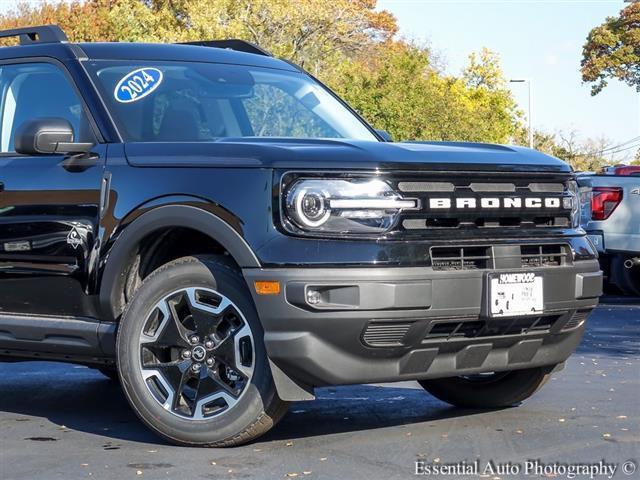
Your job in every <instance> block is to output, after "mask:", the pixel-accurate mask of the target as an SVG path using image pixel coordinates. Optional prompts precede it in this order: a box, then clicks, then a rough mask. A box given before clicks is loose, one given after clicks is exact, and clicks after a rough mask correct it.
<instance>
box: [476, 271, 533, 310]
mask: <svg viewBox="0 0 640 480" xmlns="http://www.w3.org/2000/svg"><path fill="white" fill-rule="evenodd" d="M489 279H490V285H489V292H490V293H489V301H490V302H491V309H490V312H491V316H492V317H515V316H521V315H538V314H540V313H542V311H543V310H544V293H543V287H542V275H537V274H535V273H529V272H518V273H497V274H494V275H492V276H491V277H489Z"/></svg>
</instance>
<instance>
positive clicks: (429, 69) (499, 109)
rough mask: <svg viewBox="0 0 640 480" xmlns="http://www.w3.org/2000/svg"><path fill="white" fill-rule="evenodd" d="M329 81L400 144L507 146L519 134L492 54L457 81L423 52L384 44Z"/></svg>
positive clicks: (476, 58)
mask: <svg viewBox="0 0 640 480" xmlns="http://www.w3.org/2000/svg"><path fill="white" fill-rule="evenodd" d="M371 59H374V60H371ZM325 80H326V81H327V82H328V83H329V85H330V86H332V87H333V88H334V89H335V90H336V91H337V92H338V93H339V94H340V95H342V96H343V97H344V98H345V99H346V100H347V101H348V102H349V103H350V104H351V105H352V106H353V107H354V108H355V109H356V110H358V111H359V112H360V113H361V114H362V115H363V116H364V117H365V118H366V119H367V120H369V121H370V122H371V123H372V124H374V125H375V126H376V127H377V128H381V129H384V130H387V131H388V132H390V133H391V134H392V136H393V137H394V139H396V140H407V139H430V140H466V141H484V142H494V143H506V142H507V141H508V140H509V138H510V137H511V136H512V134H513V133H514V132H515V128H516V118H517V115H516V109H515V102H514V101H513V99H512V97H511V94H510V92H509V91H508V90H507V89H506V88H505V80H504V78H503V76H502V72H501V70H500V67H499V63H498V59H497V57H496V56H495V55H494V54H493V53H491V52H489V51H488V50H483V51H482V52H481V53H480V54H479V55H471V56H470V64H469V66H468V67H467V68H466V69H465V71H464V72H463V75H462V76H461V77H454V76H448V75H444V74H442V73H441V72H439V71H438V70H437V69H436V68H434V66H433V65H432V64H431V55H430V53H429V51H428V50H426V49H424V48H418V47H416V46H412V45H407V44H404V43H401V42H395V43H393V44H383V45H380V46H377V47H375V48H374V49H373V51H372V52H371V53H370V55H369V56H367V57H366V58H365V59H362V60H361V59H356V60H352V61H348V62H345V63H343V64H342V65H341V67H340V68H339V69H338V70H337V71H336V72H334V77H333V78H325Z"/></svg>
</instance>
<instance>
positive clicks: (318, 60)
mask: <svg viewBox="0 0 640 480" xmlns="http://www.w3.org/2000/svg"><path fill="white" fill-rule="evenodd" d="M376 3H377V2H376V0H333V1H331V2H327V1H325V0H87V1H85V2H82V1H78V0H73V1H62V2H59V3H46V2H45V3H42V4H38V5H33V4H30V3H28V2H25V3H21V4H20V5H19V6H18V8H17V10H16V11H15V12H9V13H8V14H4V15H0V28H12V27H16V26H24V25H39V24H44V23H57V24H59V25H60V26H62V27H63V29H64V30H65V31H66V32H67V35H68V36H69V39H70V40H71V41H96V40H103V41H124V42H127V41H129V42H178V41H188V40H207V39H218V38H241V39H244V40H248V41H251V42H254V43H256V44H258V45H260V46H261V47H263V48H266V49H267V50H270V51H272V52H273V53H274V54H275V55H277V56H280V57H284V58H287V59H289V60H292V61H294V62H296V63H298V64H300V65H302V66H304V67H305V68H308V69H310V70H311V71H312V72H313V71H319V70H320V69H321V68H325V67H331V66H332V65H333V64H335V63H336V62H338V61H341V60H342V58H343V57H353V56H354V55H357V54H358V53H359V52H361V51H362V50H363V49H365V48H367V47H368V46H369V45H371V44H372V43H375V42H384V41H387V40H389V39H391V38H392V37H393V36H394V35H395V33H396V32H397V30H398V27H397V24H396V20H395V18H394V17H393V16H392V15H391V14H390V13H389V12H387V11H385V10H382V11H377V10H376V9H375V7H376Z"/></svg>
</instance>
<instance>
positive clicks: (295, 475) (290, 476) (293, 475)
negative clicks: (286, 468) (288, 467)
mask: <svg viewBox="0 0 640 480" xmlns="http://www.w3.org/2000/svg"><path fill="white" fill-rule="evenodd" d="M297 476H298V474H297V473H294V472H292V473H287V477H289V478H293V477H297Z"/></svg>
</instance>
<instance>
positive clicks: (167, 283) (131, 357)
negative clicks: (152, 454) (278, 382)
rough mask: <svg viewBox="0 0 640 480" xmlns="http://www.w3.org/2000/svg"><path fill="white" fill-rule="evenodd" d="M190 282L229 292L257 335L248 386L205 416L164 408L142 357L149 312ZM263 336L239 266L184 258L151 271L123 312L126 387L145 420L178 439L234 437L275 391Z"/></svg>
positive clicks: (121, 365)
mask: <svg viewBox="0 0 640 480" xmlns="http://www.w3.org/2000/svg"><path fill="white" fill-rule="evenodd" d="M187 287H202V288H208V289H212V290H215V291H217V292H219V293H220V294H222V295H224V296H226V297H227V298H229V299H230V300H231V301H232V302H233V303H234V304H235V305H236V307H237V308H238V309H239V310H240V311H241V312H242V314H243V316H244V318H245V320H246V321H247V323H248V325H249V327H250V328H251V331H252V335H253V344H254V371H253V376H252V378H251V381H250V383H249V385H248V386H247V387H246V388H247V389H246V390H245V391H244V392H243V394H242V395H241V397H240V399H239V400H238V402H237V403H236V404H235V405H233V407H231V408H230V409H229V410H228V411H227V412H224V413H222V414H220V415H219V416H216V417H212V418H210V419H204V420H190V419H185V418H180V417H178V416H176V415H174V414H172V413H170V412H168V411H167V410H165V409H164V408H163V407H162V405H160V404H159V403H158V402H157V401H156V400H155V398H154V397H153V396H152V395H151V393H150V392H149V390H148V388H147V386H146V384H145V381H144V379H143V377H142V373H141V367H140V360H139V359H140V341H139V339H140V333H141V330H142V328H143V325H144V323H145V321H146V319H147V317H148V315H149V314H150V313H151V311H152V309H153V308H154V306H155V305H156V304H157V303H158V302H159V301H160V300H161V299H162V298H164V297H165V296H166V295H168V294H170V293H171V292H173V291H176V290H180V289H182V288H187ZM263 337H264V332H263V329H262V326H261V324H260V321H259V320H258V315H257V313H256V310H255V307H254V305H253V301H252V299H251V296H250V294H249V292H248V291H247V287H246V284H245V283H244V280H243V279H242V278H241V277H240V276H239V274H238V273H237V272H235V271H234V270H231V269H230V268H229V267H227V266H226V265H224V264H221V263H217V262H214V261H211V260H208V259H203V258H197V257H188V258H185V259H180V260H178V261H175V262H172V263H170V264H168V265H166V266H165V267H161V268H160V269H158V270H157V271H156V272H154V273H152V274H151V275H150V276H149V277H148V278H147V279H146V280H145V281H144V283H143V284H142V286H141V287H140V288H139V289H138V291H137V292H136V293H135V295H134V298H133V300H132V301H131V302H130V304H129V305H128V307H127V309H126V311H125V313H124V314H123V316H122V321H121V324H120V327H119V331H118V339H117V359H118V369H119V371H120V376H121V383H122V386H123V389H124V391H125V394H126V396H127V398H128V399H129V401H130V403H131V405H132V407H133V408H134V410H135V412H136V414H137V415H138V416H139V417H140V418H141V419H142V420H143V422H144V423H146V424H147V425H148V426H149V427H150V428H151V429H152V430H154V431H155V432H157V433H158V434H160V435H161V436H163V437H165V438H167V439H168V440H170V441H172V442H174V443H181V444H194V445H198V444H202V445H205V444H210V443H215V442H220V441H224V440H228V439H231V438H233V437H234V436H236V435H238V434H239V433H240V432H242V431H243V430H245V429H247V428H248V427H250V426H251V425H252V424H253V423H254V422H256V420H257V419H258V418H259V417H260V416H261V415H262V414H263V413H264V411H265V409H266V408H267V406H268V405H269V404H270V403H271V401H272V398H273V396H274V395H275V389H274V386H273V380H272V378H271V372H270V369H269V365H268V361H267V355H266V351H265V347H264V341H263Z"/></svg>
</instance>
